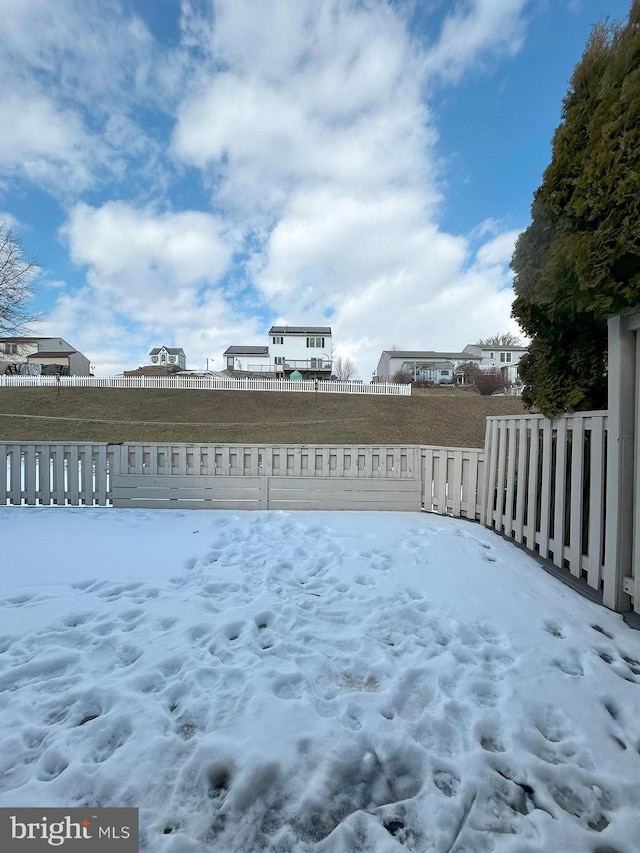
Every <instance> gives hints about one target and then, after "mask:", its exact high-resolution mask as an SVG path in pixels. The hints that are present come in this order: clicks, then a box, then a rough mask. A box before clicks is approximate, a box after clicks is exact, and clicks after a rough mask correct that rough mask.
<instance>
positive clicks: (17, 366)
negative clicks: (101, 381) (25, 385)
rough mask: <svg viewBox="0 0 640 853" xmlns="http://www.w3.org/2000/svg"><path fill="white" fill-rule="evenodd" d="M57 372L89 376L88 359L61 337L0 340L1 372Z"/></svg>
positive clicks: (89, 366)
mask: <svg viewBox="0 0 640 853" xmlns="http://www.w3.org/2000/svg"><path fill="white" fill-rule="evenodd" d="M5 372H29V373H58V374H61V375H64V376H89V374H90V373H91V364H90V362H89V359H88V358H87V357H86V356H85V355H83V354H82V353H81V352H78V350H76V349H75V348H74V347H72V346H71V344H70V343H68V342H67V341H65V340H64V338H39V337H27V336H22V337H7V338H0V373H5Z"/></svg>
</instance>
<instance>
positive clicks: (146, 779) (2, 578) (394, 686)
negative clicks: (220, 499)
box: [0, 508, 640, 853]
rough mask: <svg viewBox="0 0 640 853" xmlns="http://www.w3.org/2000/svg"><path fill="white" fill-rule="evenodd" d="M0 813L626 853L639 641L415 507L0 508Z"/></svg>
mask: <svg viewBox="0 0 640 853" xmlns="http://www.w3.org/2000/svg"><path fill="white" fill-rule="evenodd" d="M0 549H1V550H0V558H1V563H2V567H1V571H0V596H1V598H0V738H1V739H0V806H46V805H48V806H64V807H78V806H88V805H94V806H137V807H139V808H140V827H141V836H142V841H141V849H142V850H151V851H154V853H169V851H171V853H200V851H220V853H234V851H237V853H252V851H274V853H275V851H279V853H287V852H288V853H294V851H295V852H296V853H297V851H300V853H304V851H317V853H321V852H322V853H324V852H325V851H335V853H338V851H340V853H354V851H379V852H380V853H392V851H396V853H402V851H407V850H415V851H437V853H463V851H464V853H484V851H513V853H516V851H517V853H533V851H540V853H543V851H544V853H565V851H571V853H582V851H584V853H614V851H618V853H634V851H638V850H639V849H640V751H639V750H640V633H638V632H634V631H633V630H631V629H630V628H628V627H627V626H626V625H625V624H624V623H623V621H622V619H621V617H620V616H618V615H616V614H614V613H611V612H609V611H607V610H605V609H603V608H601V607H598V606H596V605H595V604H592V603H591V602H589V601H587V600H585V599H583V598H581V597H580V596H578V595H577V594H575V593H574V592H572V591H571V590H569V589H568V588H567V587H565V586H563V585H562V584H561V583H559V582H558V581H556V580H555V579H554V578H552V577H550V576H549V575H548V574H547V573H545V572H544V571H543V570H542V569H541V568H540V567H538V566H537V565H536V564H535V562H534V561H533V560H532V559H531V558H529V557H527V556H526V555H524V554H523V553H522V552H521V551H519V550H518V549H516V548H515V547H514V546H512V545H510V544H509V543H507V542H504V541H503V540H501V539H500V538H499V537H498V536H496V535H495V534H492V533H491V532H489V531H486V530H484V529H483V528H481V527H480V526H478V525H474V524H471V523H467V522H463V521H455V520H453V519H449V518H442V517H438V516H432V515H424V514H418V513H320V512H310V513H293V512H292V513H276V512H269V513H264V512H248V513H244V514H242V513H232V512H208V511H199V512H177V511H176V512H173V511H161V512H145V511H136V510H114V509H66V508H65V509H55V508H51V509H49V508H47V509H40V508H34V509H31V508H1V509H0Z"/></svg>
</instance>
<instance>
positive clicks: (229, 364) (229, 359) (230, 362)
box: [227, 355, 233, 370]
mask: <svg viewBox="0 0 640 853" xmlns="http://www.w3.org/2000/svg"><path fill="white" fill-rule="evenodd" d="M227 370H233V356H232V355H228V356H227Z"/></svg>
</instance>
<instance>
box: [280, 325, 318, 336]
mask: <svg viewBox="0 0 640 853" xmlns="http://www.w3.org/2000/svg"><path fill="white" fill-rule="evenodd" d="M269 334H270V335H330V334H331V326H272V327H271V328H270V329H269Z"/></svg>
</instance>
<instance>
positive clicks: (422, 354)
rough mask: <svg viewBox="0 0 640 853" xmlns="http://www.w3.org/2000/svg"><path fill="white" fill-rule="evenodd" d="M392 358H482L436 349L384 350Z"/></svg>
mask: <svg viewBox="0 0 640 853" xmlns="http://www.w3.org/2000/svg"><path fill="white" fill-rule="evenodd" d="M383 351H384V352H386V353H387V354H388V355H390V356H391V358H402V359H407V358H414V359H415V358H423V359H427V360H428V359H431V360H433V359H434V358H438V359H465V360H469V359H473V358H480V356H478V355H475V356H474V355H472V354H471V353H468V352H434V350H383Z"/></svg>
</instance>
